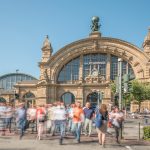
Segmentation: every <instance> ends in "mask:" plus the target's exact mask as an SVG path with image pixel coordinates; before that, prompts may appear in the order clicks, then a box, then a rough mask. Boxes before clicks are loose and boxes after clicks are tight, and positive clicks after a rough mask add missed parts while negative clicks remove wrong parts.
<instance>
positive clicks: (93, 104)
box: [86, 92, 99, 109]
mask: <svg viewBox="0 0 150 150" xmlns="http://www.w3.org/2000/svg"><path fill="white" fill-rule="evenodd" d="M98 100H99V94H98V92H92V93H90V94H89V95H88V96H87V100H86V102H90V103H91V107H92V108H93V109H95V108H96V106H97V105H98Z"/></svg>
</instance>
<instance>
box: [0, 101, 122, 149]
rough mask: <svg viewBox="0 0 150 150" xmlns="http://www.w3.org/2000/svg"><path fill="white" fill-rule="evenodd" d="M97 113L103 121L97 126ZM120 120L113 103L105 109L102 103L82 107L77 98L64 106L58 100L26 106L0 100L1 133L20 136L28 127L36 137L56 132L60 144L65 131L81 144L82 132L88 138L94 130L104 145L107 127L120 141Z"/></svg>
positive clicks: (117, 140)
mask: <svg viewBox="0 0 150 150" xmlns="http://www.w3.org/2000/svg"><path fill="white" fill-rule="evenodd" d="M98 114H101V118H100V119H101V122H102V123H101V125H99V126H97V125H96V123H95V122H96V121H97V120H96V119H97V117H96V116H97V115H98ZM123 121H124V112H123V111H120V110H119V109H118V107H115V106H114V107H112V109H111V111H109V112H108V110H107V106H106V105H105V104H101V105H100V106H97V107H96V108H95V109H93V108H92V107H91V104H90V103H89V102H87V103H86V104H85V106H84V107H82V106H81V103H80V101H76V102H75V104H71V105H67V106H65V105H64V103H63V102H60V101H58V102H55V103H53V104H46V105H39V106H30V107H29V108H25V104H24V103H19V104H18V105H17V106H15V107H12V105H11V104H9V103H8V104H5V103H0V135H1V136H4V135H6V134H7V133H19V138H20V139H22V137H23V136H24V135H25V130H26V129H28V128H29V127H30V128H31V129H32V131H33V132H36V133H37V139H39V140H40V139H41V137H42V135H43V133H45V134H50V135H51V136H55V135H58V134H59V135H60V136H59V137H60V138H59V144H62V143H63V139H64V137H65V136H66V135H67V134H66V133H71V134H73V135H74V136H75V138H76V141H77V143H80V136H81V134H84V135H85V136H89V137H90V136H91V135H92V134H93V131H94V130H95V129H96V131H97V134H98V141H99V144H100V145H102V146H103V147H104V144H105V136H106V133H107V132H108V128H114V130H115V133H116V142H118V143H119V131H120V129H121V128H122V122H123Z"/></svg>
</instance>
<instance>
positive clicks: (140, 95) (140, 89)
mask: <svg viewBox="0 0 150 150" xmlns="http://www.w3.org/2000/svg"><path fill="white" fill-rule="evenodd" d="M145 89H146V87H145V84H144V83H140V82H139V81H137V80H134V81H133V82H132V92H131V94H132V95H133V97H134V99H135V100H136V102H137V103H138V105H139V112H140V109H141V103H142V102H143V101H144V100H145V99H146V92H145V91H146V90H145Z"/></svg>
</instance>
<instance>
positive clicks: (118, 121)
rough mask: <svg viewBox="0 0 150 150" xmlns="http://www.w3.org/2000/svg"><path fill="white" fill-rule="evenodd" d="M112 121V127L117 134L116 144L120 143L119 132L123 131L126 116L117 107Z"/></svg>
mask: <svg viewBox="0 0 150 150" xmlns="http://www.w3.org/2000/svg"><path fill="white" fill-rule="evenodd" d="M111 118H113V120H112V125H113V126H114V129H115V133H116V142H117V143H120V142H119V132H120V129H122V122H123V121H124V114H123V112H122V111H120V110H119V108H118V107H115V113H113V114H112V115H111Z"/></svg>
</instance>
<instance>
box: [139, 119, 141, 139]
mask: <svg viewBox="0 0 150 150" xmlns="http://www.w3.org/2000/svg"><path fill="white" fill-rule="evenodd" d="M140 126H141V124H140V122H139V140H140V134H141V132H140Z"/></svg>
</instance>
